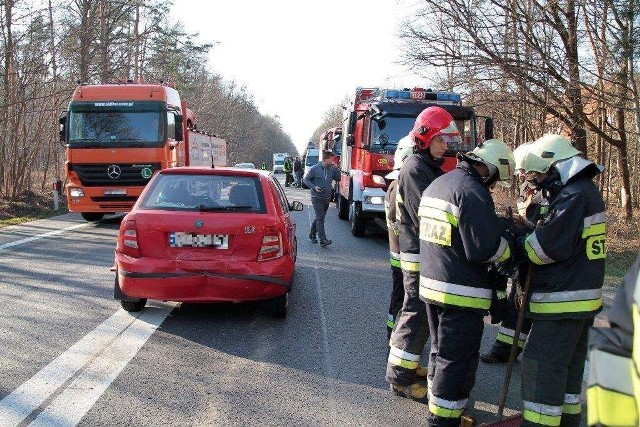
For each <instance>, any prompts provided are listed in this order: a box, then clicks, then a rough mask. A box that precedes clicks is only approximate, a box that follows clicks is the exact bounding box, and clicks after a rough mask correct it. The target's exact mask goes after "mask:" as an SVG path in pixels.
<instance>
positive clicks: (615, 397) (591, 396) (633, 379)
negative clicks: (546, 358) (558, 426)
mask: <svg viewBox="0 0 640 427" xmlns="http://www.w3.org/2000/svg"><path fill="white" fill-rule="evenodd" d="M639 274H640V256H638V258H636V262H635V264H634V265H633V266H632V267H631V268H630V269H629V271H627V274H626V275H625V276H624V279H623V281H622V286H620V287H619V288H618V291H617V292H616V296H615V298H614V301H613V304H612V306H611V309H610V310H609V311H608V313H607V316H608V318H609V324H610V325H611V327H610V328H592V329H591V331H590V334H589V382H588V388H587V424H588V425H590V426H594V425H606V426H637V425H638V424H639V423H640V418H639V417H638V408H640V376H639V374H640V348H638V345H637V343H638V341H639V340H640V331H638V330H636V328H635V326H637V325H640V311H639V307H640V280H639V279H640V276H639ZM634 341H635V342H636V348H635V349H634V348H633V347H634V346H633V342H634Z"/></svg>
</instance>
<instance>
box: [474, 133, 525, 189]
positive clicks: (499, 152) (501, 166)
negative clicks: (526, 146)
mask: <svg viewBox="0 0 640 427" xmlns="http://www.w3.org/2000/svg"><path fill="white" fill-rule="evenodd" d="M465 156H467V157H469V158H470V159H472V160H475V161H479V162H482V163H484V164H485V165H487V167H488V168H489V172H490V174H489V177H490V178H493V179H494V180H500V181H509V180H511V175H513V173H514V172H515V164H516V161H515V160H514V158H513V153H512V152H511V149H510V148H509V147H508V146H507V144H505V143H504V142H503V141H501V140H499V139H490V140H488V141H485V142H484V143H483V144H482V145H479V146H477V147H476V148H474V149H473V151H470V152H468V153H467V154H465Z"/></svg>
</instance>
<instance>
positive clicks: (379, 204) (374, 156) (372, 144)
mask: <svg viewBox="0 0 640 427" xmlns="http://www.w3.org/2000/svg"><path fill="white" fill-rule="evenodd" d="M432 105H437V106H439V107H442V108H444V109H446V110H447V111H448V112H449V113H450V114H451V115H452V116H453V118H454V120H455V123H456V126H457V128H458V132H459V135H457V136H456V138H452V139H451V140H450V141H449V149H448V150H447V153H446V154H445V164H444V165H443V167H442V168H443V170H444V171H449V170H451V169H453V168H454V167H455V165H456V157H455V156H456V154H457V153H458V152H460V151H470V150H472V149H473V148H474V147H475V146H476V143H477V142H478V141H479V138H478V132H477V126H476V120H477V117H476V115H475V112H474V110H473V109H472V108H471V107H466V106H462V100H461V97H460V95H459V94H457V93H453V92H434V91H431V90H426V89H422V88H414V89H380V88H358V89H357V90H356V94H355V97H354V99H353V101H352V103H351V105H349V106H348V107H347V108H346V110H345V115H344V120H343V126H342V129H343V130H344V134H343V137H342V153H341V158H340V170H341V180H340V188H339V194H338V195H337V206H338V217H339V218H340V219H348V220H349V221H350V223H351V233H352V234H353V235H354V236H356V237H360V236H363V235H364V234H365V230H366V224H367V221H369V220H371V219H374V218H381V219H383V218H384V198H385V195H386V189H387V187H388V184H389V183H388V182H387V181H386V180H385V176H386V175H387V174H388V173H389V172H391V171H392V170H393V153H394V152H395V149H396V147H397V145H398V142H399V141H400V139H401V138H403V137H404V136H406V135H407V134H408V133H409V131H410V130H411V129H412V128H413V125H414V123H415V119H416V117H417V116H418V114H420V112H421V111H422V110H424V109H425V108H427V107H429V106H432ZM490 121H491V119H488V122H487V125H486V127H487V129H492V122H490ZM489 122H490V123H489ZM491 137H492V136H489V138H491Z"/></svg>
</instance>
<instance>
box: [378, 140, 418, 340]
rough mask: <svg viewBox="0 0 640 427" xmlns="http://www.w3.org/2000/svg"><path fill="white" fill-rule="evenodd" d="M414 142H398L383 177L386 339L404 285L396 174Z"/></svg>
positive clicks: (401, 299)
mask: <svg viewBox="0 0 640 427" xmlns="http://www.w3.org/2000/svg"><path fill="white" fill-rule="evenodd" d="M414 146H415V143H414V142H413V141H412V140H411V137H410V136H409V135H407V136H405V137H404V138H402V139H401V140H400V141H399V142H398V147H397V148H396V152H395V153H394V155H393V171H392V172H391V173H389V174H388V175H387V176H386V177H385V179H386V180H389V181H391V183H390V184H389V188H387V194H386V195H385V197H384V211H385V216H386V219H387V233H388V235H389V263H390V264H391V280H392V288H391V302H390V303H389V312H388V314H387V339H390V338H391V331H393V326H394V325H395V321H396V316H397V314H398V312H399V311H400V308H402V303H403V302H404V285H403V284H402V269H401V268H400V237H399V236H400V230H399V228H398V224H397V222H396V190H397V188H398V176H399V175H400V168H402V164H403V163H404V161H405V160H406V159H407V157H409V156H411V155H412V154H413V148H414Z"/></svg>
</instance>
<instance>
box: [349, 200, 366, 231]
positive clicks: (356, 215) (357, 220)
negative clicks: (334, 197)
mask: <svg viewBox="0 0 640 427" xmlns="http://www.w3.org/2000/svg"><path fill="white" fill-rule="evenodd" d="M349 220H350V221H351V234H352V235H354V236H355V237H362V236H364V231H365V229H366V228H367V220H366V219H364V218H363V217H362V204H361V203H360V202H351V205H349Z"/></svg>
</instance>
